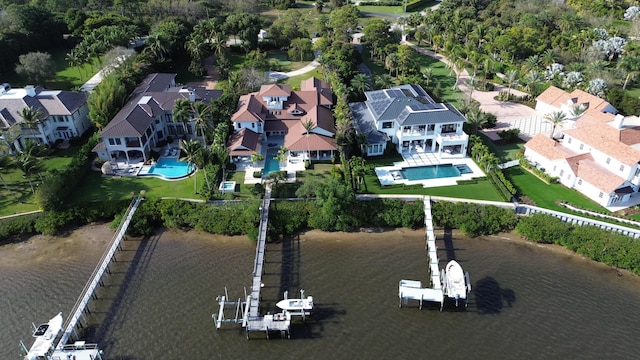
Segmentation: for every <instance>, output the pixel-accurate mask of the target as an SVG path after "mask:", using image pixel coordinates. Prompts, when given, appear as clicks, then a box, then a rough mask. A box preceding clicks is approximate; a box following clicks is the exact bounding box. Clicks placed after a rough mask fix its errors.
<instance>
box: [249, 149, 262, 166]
mask: <svg viewBox="0 0 640 360" xmlns="http://www.w3.org/2000/svg"><path fill="white" fill-rule="evenodd" d="M260 161H264V156H262V154H260V153H257V152H254V153H252V154H251V162H252V163H253V167H257V166H258V162H260Z"/></svg>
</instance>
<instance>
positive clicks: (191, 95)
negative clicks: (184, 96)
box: [189, 89, 196, 102]
mask: <svg viewBox="0 0 640 360" xmlns="http://www.w3.org/2000/svg"><path fill="white" fill-rule="evenodd" d="M189 101H191V102H195V101H196V91H195V90H194V89H189Z"/></svg>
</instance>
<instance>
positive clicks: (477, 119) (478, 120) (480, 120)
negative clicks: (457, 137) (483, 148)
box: [466, 106, 487, 135]
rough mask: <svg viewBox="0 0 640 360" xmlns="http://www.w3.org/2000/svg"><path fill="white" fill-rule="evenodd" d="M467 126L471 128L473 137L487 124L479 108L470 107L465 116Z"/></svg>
mask: <svg viewBox="0 0 640 360" xmlns="http://www.w3.org/2000/svg"><path fill="white" fill-rule="evenodd" d="M466 117H467V124H469V125H471V126H472V127H473V133H474V135H477V134H478V129H479V128H481V127H482V126H483V125H484V124H486V123H487V118H486V116H484V113H483V112H482V111H481V110H480V108H479V107H477V106H475V107H472V108H471V109H470V110H469V111H468V112H467V114H466Z"/></svg>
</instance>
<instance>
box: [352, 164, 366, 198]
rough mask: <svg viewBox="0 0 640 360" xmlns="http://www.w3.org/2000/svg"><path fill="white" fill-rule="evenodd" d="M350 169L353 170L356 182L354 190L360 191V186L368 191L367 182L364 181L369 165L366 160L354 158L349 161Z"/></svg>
mask: <svg viewBox="0 0 640 360" xmlns="http://www.w3.org/2000/svg"><path fill="white" fill-rule="evenodd" d="M349 167H350V168H351V174H352V179H353V181H354V182H355V186H354V190H359V189H360V185H361V184H362V185H364V190H365V191H367V182H366V181H365V180H364V179H365V175H366V173H367V163H366V161H365V159H363V158H361V157H359V156H354V157H352V158H351V159H349Z"/></svg>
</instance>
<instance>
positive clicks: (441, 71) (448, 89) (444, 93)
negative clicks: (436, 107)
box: [417, 54, 462, 105]
mask: <svg viewBox="0 0 640 360" xmlns="http://www.w3.org/2000/svg"><path fill="white" fill-rule="evenodd" d="M417 61H418V64H419V65H420V70H421V71H422V69H423V68H431V69H433V79H432V80H431V82H430V83H429V86H428V88H429V91H431V92H432V93H433V90H434V89H435V88H436V85H437V84H438V82H439V83H440V89H441V95H440V98H441V99H442V100H443V101H444V102H449V103H452V104H454V105H458V101H459V100H460V98H461V96H462V92H460V90H458V88H457V87H456V88H454V87H453V85H455V83H456V76H455V74H453V73H452V72H451V70H450V69H448V68H447V66H446V65H445V63H443V62H442V61H439V60H436V59H434V58H432V57H431V56H427V55H422V54H419V55H418V58H417Z"/></svg>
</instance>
